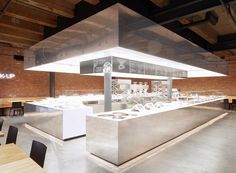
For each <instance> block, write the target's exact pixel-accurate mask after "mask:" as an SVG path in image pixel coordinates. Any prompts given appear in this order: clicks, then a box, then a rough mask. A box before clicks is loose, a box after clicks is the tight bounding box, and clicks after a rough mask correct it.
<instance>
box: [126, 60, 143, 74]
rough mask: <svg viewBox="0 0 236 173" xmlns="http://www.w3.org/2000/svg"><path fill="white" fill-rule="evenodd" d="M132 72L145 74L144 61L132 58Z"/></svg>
mask: <svg viewBox="0 0 236 173" xmlns="http://www.w3.org/2000/svg"><path fill="white" fill-rule="evenodd" d="M129 64H130V73H134V74H144V63H143V62H138V61H133V60H130V62H129Z"/></svg>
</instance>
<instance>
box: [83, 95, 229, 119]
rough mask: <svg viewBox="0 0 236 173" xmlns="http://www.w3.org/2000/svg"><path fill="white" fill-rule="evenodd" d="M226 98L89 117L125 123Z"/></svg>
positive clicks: (162, 104)
mask: <svg viewBox="0 0 236 173" xmlns="http://www.w3.org/2000/svg"><path fill="white" fill-rule="evenodd" d="M225 98H226V97H223V96H222V97H214V98H211V97H209V98H204V99H203V98H202V99H199V100H191V101H174V102H170V103H160V104H159V107H153V109H150V110H147V109H144V110H142V111H140V112H139V111H134V110H132V109H124V110H119V111H110V112H104V113H98V114H91V115H88V116H92V117H97V118H103V119H107V120H111V121H124V120H128V119H132V118H138V117H142V116H147V115H152V114H157V113H161V112H166V111H171V110H176V109H181V108H185V107H190V106H197V105H201V104H205V103H211V102H214V101H220V100H223V99H225Z"/></svg>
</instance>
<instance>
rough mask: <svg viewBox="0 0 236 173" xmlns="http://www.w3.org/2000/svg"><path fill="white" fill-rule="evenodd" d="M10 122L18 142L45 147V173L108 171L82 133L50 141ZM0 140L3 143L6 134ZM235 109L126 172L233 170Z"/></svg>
mask: <svg viewBox="0 0 236 173" xmlns="http://www.w3.org/2000/svg"><path fill="white" fill-rule="evenodd" d="M9 124H15V125H16V126H17V127H19V134H18V139H17V145H18V146H20V147H21V148H22V149H23V150H24V151H25V152H26V153H29V152H30V148H31V142H32V140H33V139H35V140H38V141H41V142H43V143H45V144H46V145H47V147H48V151H47V155H46V161H45V166H44V168H45V170H46V171H47V172H48V173H75V172H78V173H109V172H111V171H108V170H107V169H105V168H103V167H101V166H98V165H97V164H96V163H95V162H94V161H93V160H92V159H90V158H89V157H88V155H87V153H86V146H85V137H82V138H77V139H74V140H70V141H66V142H64V143H63V145H59V144H57V143H55V142H52V141H50V140H48V139H46V138H44V137H41V136H40V135H38V134H36V133H34V132H32V131H30V130H29V129H27V128H25V127H24V126H23V125H22V123H21V121H20V118H5V122H4V127H3V131H5V132H6V131H7V130H8V126H9ZM0 142H1V143H2V144H4V143H5V138H1V140H0ZM235 143H236V113H235V112H232V113H230V114H229V115H228V116H226V117H225V118H223V119H221V120H219V121H217V122H216V123H214V124H213V125H211V126H209V127H207V128H205V129H203V130H202V131H200V132H198V133H196V134H194V135H192V136H190V137H188V138H187V139H185V140H184V141H181V142H180V143H178V144H176V145H174V146H173V147H171V148H168V149H167V150H165V151H163V152H161V153H159V154H157V155H154V156H152V157H150V158H148V159H146V160H145V161H143V162H142V163H140V164H138V165H136V166H134V167H132V168H130V169H129V170H128V171H126V173H159V172H160V173H235V172H236V164H235V163H236V145H235Z"/></svg>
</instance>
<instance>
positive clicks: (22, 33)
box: [0, 26, 43, 42]
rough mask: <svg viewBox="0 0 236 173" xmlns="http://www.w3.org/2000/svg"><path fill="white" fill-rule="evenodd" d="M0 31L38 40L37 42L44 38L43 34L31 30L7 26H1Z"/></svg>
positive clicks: (15, 36)
mask: <svg viewBox="0 0 236 173" xmlns="http://www.w3.org/2000/svg"><path fill="white" fill-rule="evenodd" d="M0 33H1V34H4V35H8V36H11V37H14V38H22V39H26V40H31V41H36V42H39V41H40V40H42V39H43V36H42V35H39V34H34V33H29V32H25V31H19V30H17V29H15V28H9V27H6V26H1V27H0Z"/></svg>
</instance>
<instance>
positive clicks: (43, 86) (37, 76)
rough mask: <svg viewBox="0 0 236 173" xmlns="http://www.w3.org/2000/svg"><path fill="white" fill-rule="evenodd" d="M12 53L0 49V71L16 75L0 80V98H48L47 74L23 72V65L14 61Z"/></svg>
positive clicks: (12, 51) (5, 49) (11, 51)
mask: <svg viewBox="0 0 236 173" xmlns="http://www.w3.org/2000/svg"><path fill="white" fill-rule="evenodd" d="M14 51H15V50H13V49H10V48H0V71H1V72H12V73H14V74H15V75H16V77H15V78H13V79H9V80H6V79H2V80H1V79H0V86H1V87H0V88H1V89H0V98H8V97H12V98H14V97H46V96H49V75H48V73H45V72H32V71H25V70H24V63H23V62H22V61H16V60H14V58H13V55H14V53H15V52H14ZM18 53H19V52H18Z"/></svg>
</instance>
